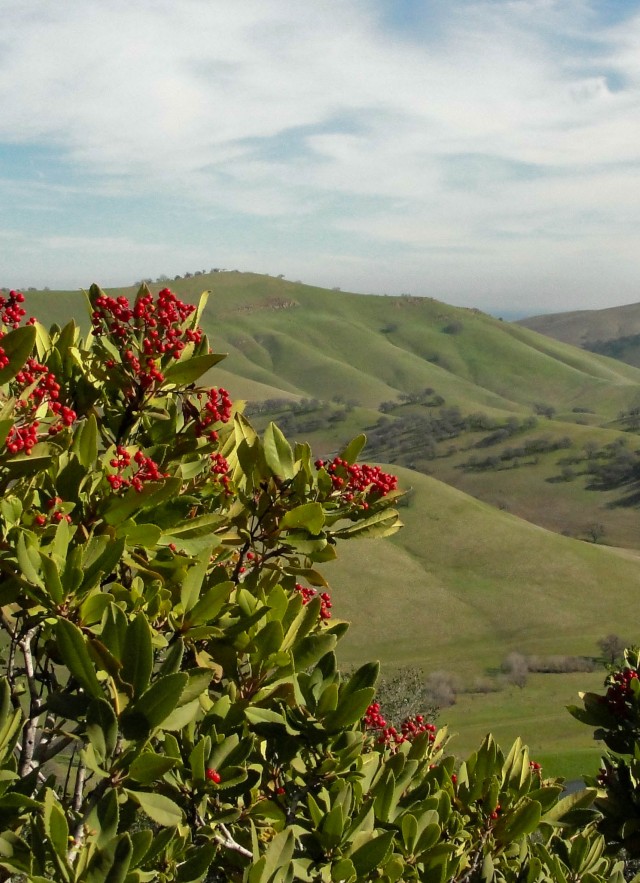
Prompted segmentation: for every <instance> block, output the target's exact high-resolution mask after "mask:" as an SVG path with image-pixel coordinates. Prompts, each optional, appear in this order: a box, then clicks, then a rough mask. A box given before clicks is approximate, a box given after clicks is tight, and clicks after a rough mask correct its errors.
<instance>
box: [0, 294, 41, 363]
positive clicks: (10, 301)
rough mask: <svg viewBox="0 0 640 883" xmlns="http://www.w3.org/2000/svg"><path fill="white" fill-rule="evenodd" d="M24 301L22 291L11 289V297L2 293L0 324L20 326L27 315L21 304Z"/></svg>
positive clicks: (0, 297)
mask: <svg viewBox="0 0 640 883" xmlns="http://www.w3.org/2000/svg"><path fill="white" fill-rule="evenodd" d="M23 303H24V294H23V293H22V292H21V291H10V292H9V297H3V296H2V295H0V324H2V325H6V326H8V327H9V328H19V327H20V322H21V321H22V320H23V319H24V317H25V316H26V315H27V311H26V310H25V309H24V307H21V306H20V304H23ZM34 321H35V319H29V323H30V324H31V325H32V324H33V323H34ZM3 367H4V366H3Z"/></svg>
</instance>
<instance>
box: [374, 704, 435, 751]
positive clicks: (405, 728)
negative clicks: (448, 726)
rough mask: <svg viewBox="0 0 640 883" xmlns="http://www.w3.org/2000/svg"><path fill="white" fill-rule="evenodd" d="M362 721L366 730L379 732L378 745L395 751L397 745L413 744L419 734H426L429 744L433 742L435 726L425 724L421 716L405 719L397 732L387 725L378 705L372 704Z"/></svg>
mask: <svg viewBox="0 0 640 883" xmlns="http://www.w3.org/2000/svg"><path fill="white" fill-rule="evenodd" d="M363 721H364V725H365V727H366V728H367V729H368V730H378V731H379V735H378V739H377V742H378V745H386V746H387V747H389V748H393V749H397V747H398V745H402V744H403V743H404V742H413V740H414V739H415V738H416V737H417V736H419V735H420V734H421V733H428V734H429V742H435V738H436V727H435V724H430V723H426V722H425V719H424V717H423V716H422V715H421V714H416V715H414V716H413V717H408V718H405V720H404V721H403V722H402V724H401V726H400V732H398V730H397V729H396V728H395V727H393V726H388V725H387V721H386V720H385V718H384V717H383V715H382V714H381V712H380V704H379V703H378V702H373V703H372V704H371V705H370V706H369V707H368V708H367V710H366V712H365V715H364V718H363Z"/></svg>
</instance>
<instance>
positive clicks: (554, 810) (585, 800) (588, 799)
mask: <svg viewBox="0 0 640 883" xmlns="http://www.w3.org/2000/svg"><path fill="white" fill-rule="evenodd" d="M597 796H598V789H597V788H582V789H581V790H580V791H576V792H574V793H573V794H567V796H566V797H563V798H562V799H561V800H559V801H558V802H557V803H556V804H555V805H554V806H552V807H551V809H550V810H549V811H548V812H546V813H545V814H544V815H543V817H542V821H543V822H550V823H560V824H562V822H563V820H564V818H565V816H568V815H569V814H570V813H571V811H572V810H576V809H585V808H586V807H589V806H591V805H592V804H593V801H594V800H595V799H596V797H597Z"/></svg>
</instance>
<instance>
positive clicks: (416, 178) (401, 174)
mask: <svg viewBox="0 0 640 883" xmlns="http://www.w3.org/2000/svg"><path fill="white" fill-rule="evenodd" d="M0 12H1V13H2V27H1V28H0V286H10V287H20V288H27V287H29V286H34V287H37V288H41V287H44V286H49V287H50V288H52V289H56V288H72V289H73V288H79V287H87V286H88V285H89V284H90V283H91V282H93V281H96V282H98V283H99V284H101V285H103V286H109V285H119V284H129V283H133V282H134V281H135V280H138V279H140V278H143V277H153V278H156V277H157V276H159V275H160V274H166V275H168V276H169V277H173V276H175V275H176V274H183V273H184V272H186V271H189V272H193V271H195V270H205V269H206V270H209V269H210V268H212V267H220V268H228V269H240V270H243V271H251V272H257V273H269V274H272V275H279V274H281V273H282V274H284V275H285V277H286V278H287V279H292V280H302V281H303V282H306V283H309V284H314V285H322V286H326V287H330V288H333V287H340V288H342V289H343V290H349V291H357V292H364V293H379V294H383V293H386V294H400V293H410V294H414V295H427V296H430V297H435V298H438V299H440V300H443V301H446V302H448V303H452V304H456V305H462V306H473V307H478V308H480V309H483V310H486V311H488V312H493V313H496V314H501V315H502V314H504V315H505V316H508V315H525V314H534V313H545V312H558V311H563V310H572V309H586V308H601V307H607V306H615V305H618V304H623V303H632V302H635V301H640V286H639V284H638V283H639V281H640V272H639V267H640V0H315V2H306V3H303V2H292V0H241V2H239V0H180V2H175V0H135V2H131V0H109V2H105V0H66V2H64V3H51V0H29V2H26V3H25V2H24V0H0Z"/></svg>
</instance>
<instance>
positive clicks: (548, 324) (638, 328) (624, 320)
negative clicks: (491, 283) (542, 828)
mask: <svg viewBox="0 0 640 883" xmlns="http://www.w3.org/2000/svg"><path fill="white" fill-rule="evenodd" d="M517 324H518V325H523V326H524V327H525V328H532V329H533V330H534V331H538V332H539V333H540V334H546V335H548V336H549V337H554V338H556V340H562V341H564V342H565V343H571V344H574V346H579V347H582V348H583V349H586V350H589V351H591V352H595V353H600V354H601V355H605V356H610V357H611V358H613V359H620V360H621V361H622V362H626V363H627V364H629V365H635V366H636V367H638V366H640V303H636V304H627V305H625V306H622V307H609V308H607V309H604V310H577V311H574V312H569V313H551V314H549V315H545V316H530V317H528V318H526V319H519V320H518V323H517Z"/></svg>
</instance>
